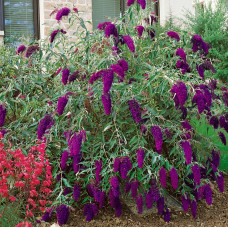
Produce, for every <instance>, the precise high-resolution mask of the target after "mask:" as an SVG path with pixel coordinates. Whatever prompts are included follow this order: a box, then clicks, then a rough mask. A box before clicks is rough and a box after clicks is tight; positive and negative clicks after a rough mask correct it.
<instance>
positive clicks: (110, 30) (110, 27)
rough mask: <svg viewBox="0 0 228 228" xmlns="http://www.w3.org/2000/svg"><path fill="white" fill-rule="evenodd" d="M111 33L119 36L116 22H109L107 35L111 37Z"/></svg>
mask: <svg viewBox="0 0 228 228" xmlns="http://www.w3.org/2000/svg"><path fill="white" fill-rule="evenodd" d="M111 35H113V36H114V37H118V32H117V28H116V26H115V25H114V24H108V25H107V26H106V28H105V37H106V38H109V37H110V36H111Z"/></svg>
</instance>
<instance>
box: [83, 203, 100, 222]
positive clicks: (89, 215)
mask: <svg viewBox="0 0 228 228" xmlns="http://www.w3.org/2000/svg"><path fill="white" fill-rule="evenodd" d="M83 210H84V213H83V214H84V216H86V221H87V222H89V221H91V220H92V219H93V218H94V216H95V215H97V214H98V209H97V205H96V204H95V203H88V204H86V205H85V206H84V209H83Z"/></svg>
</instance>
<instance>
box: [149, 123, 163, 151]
mask: <svg viewBox="0 0 228 228" xmlns="http://www.w3.org/2000/svg"><path fill="white" fill-rule="evenodd" d="M151 133H152V135H153V137H154V139H155V147H156V150H157V152H158V153H159V154H161V151H162V144H163V134H162V131H161V128H160V127H159V126H152V127H151Z"/></svg>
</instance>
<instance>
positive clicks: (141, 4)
mask: <svg viewBox="0 0 228 228" xmlns="http://www.w3.org/2000/svg"><path fill="white" fill-rule="evenodd" d="M137 3H138V4H139V5H140V6H141V7H142V9H143V10H144V9H145V8H146V0H137Z"/></svg>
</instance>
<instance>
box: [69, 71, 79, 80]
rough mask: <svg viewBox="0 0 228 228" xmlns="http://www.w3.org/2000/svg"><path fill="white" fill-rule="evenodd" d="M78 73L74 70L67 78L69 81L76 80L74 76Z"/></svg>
mask: <svg viewBox="0 0 228 228" xmlns="http://www.w3.org/2000/svg"><path fill="white" fill-rule="evenodd" d="M78 75H79V71H78V70H76V71H75V72H74V73H73V74H71V75H70V76H69V78H68V81H69V83H70V82H74V81H75V80H76V78H77V77H78Z"/></svg>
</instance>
